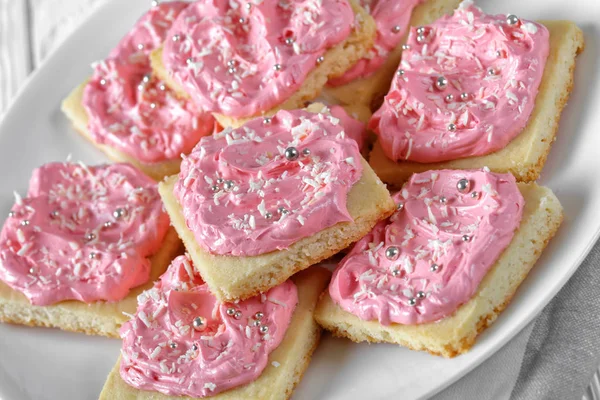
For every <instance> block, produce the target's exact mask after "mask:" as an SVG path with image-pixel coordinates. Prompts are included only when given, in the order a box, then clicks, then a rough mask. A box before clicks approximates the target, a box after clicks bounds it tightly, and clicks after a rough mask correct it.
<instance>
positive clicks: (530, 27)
mask: <svg viewBox="0 0 600 400" xmlns="http://www.w3.org/2000/svg"><path fill="white" fill-rule="evenodd" d="M521 29H523V30H524V31H525V32H528V33H537V31H538V28H537V26H535V24H534V23H532V22H525V23H524V24H523V25H521Z"/></svg>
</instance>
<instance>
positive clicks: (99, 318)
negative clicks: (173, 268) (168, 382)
mask: <svg viewBox="0 0 600 400" xmlns="http://www.w3.org/2000/svg"><path fill="white" fill-rule="evenodd" d="M15 197H16V203H15V205H14V206H13V207H12V209H11V211H10V214H9V216H8V219H7V220H6V222H5V223H4V226H3V228H2V231H1V232H0V320H1V321H3V322H10V323H15V324H24V325H31V326H47V327H55V328H60V329H64V330H69V331H76V332H85V333H88V334H97V335H105V336H118V328H119V326H120V325H121V323H123V322H125V320H126V318H125V317H124V316H123V314H122V313H123V312H130V313H131V312H133V311H135V304H136V301H135V299H136V296H137V295H138V294H139V293H140V292H141V291H142V290H143V289H146V288H148V282H149V283H150V285H151V284H152V280H154V279H156V278H157V277H158V276H160V275H161V274H162V273H163V272H164V271H165V269H166V268H167V266H168V265H169V262H170V261H171V259H172V258H173V257H174V256H175V255H176V254H178V253H179V252H180V251H181V244H180V241H179V239H178V238H177V235H176V234H175V232H174V231H173V230H170V229H169V218H168V216H167V214H166V213H165V212H164V211H163V210H162V204H161V201H160V197H159V195H158V191H157V188H156V183H155V182H153V181H152V180H151V179H150V178H148V177H147V176H145V175H143V174H142V173H140V172H138V171H137V170H135V169H134V168H133V167H131V166H130V165H127V164H113V165H101V166H89V167H88V166H85V165H83V164H68V163H50V164H46V165H44V166H42V167H40V168H38V169H36V170H35V171H34V172H33V176H32V178H31V181H30V183H29V191H28V193H27V197H25V198H21V197H20V196H18V195H16V194H15ZM144 285H145V286H144Z"/></svg>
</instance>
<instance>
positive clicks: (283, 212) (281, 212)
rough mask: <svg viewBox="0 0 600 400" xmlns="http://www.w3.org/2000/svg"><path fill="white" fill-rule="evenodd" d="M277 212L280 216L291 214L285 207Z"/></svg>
mask: <svg viewBox="0 0 600 400" xmlns="http://www.w3.org/2000/svg"><path fill="white" fill-rule="evenodd" d="M277 212H278V213H279V214H288V213H289V211H288V210H287V209H286V208H285V207H279V208H278V209H277Z"/></svg>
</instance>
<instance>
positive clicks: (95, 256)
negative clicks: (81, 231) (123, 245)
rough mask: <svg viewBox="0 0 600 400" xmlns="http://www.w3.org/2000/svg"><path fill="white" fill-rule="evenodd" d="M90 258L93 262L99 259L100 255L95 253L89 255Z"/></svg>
mask: <svg viewBox="0 0 600 400" xmlns="http://www.w3.org/2000/svg"><path fill="white" fill-rule="evenodd" d="M88 257H89V258H90V259H91V260H93V259H95V258H98V255H97V254H96V253H94V252H93V251H92V252H91V253H90V254H89V255H88Z"/></svg>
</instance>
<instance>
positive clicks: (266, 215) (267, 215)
mask: <svg viewBox="0 0 600 400" xmlns="http://www.w3.org/2000/svg"><path fill="white" fill-rule="evenodd" d="M265 218H266V219H271V218H273V214H271V213H270V212H266V213H265Z"/></svg>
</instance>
